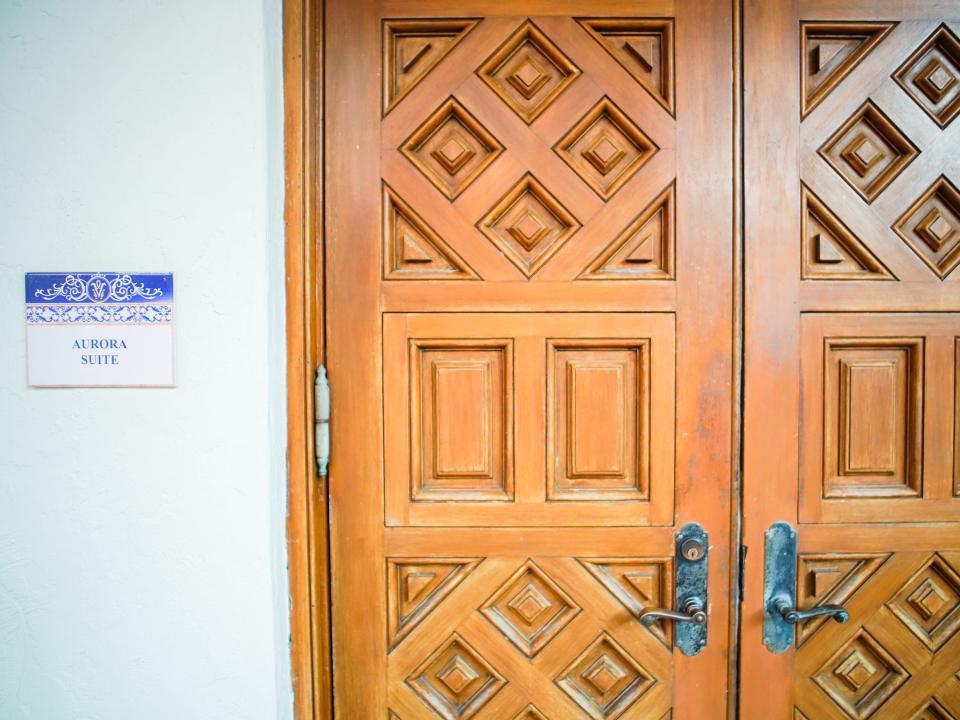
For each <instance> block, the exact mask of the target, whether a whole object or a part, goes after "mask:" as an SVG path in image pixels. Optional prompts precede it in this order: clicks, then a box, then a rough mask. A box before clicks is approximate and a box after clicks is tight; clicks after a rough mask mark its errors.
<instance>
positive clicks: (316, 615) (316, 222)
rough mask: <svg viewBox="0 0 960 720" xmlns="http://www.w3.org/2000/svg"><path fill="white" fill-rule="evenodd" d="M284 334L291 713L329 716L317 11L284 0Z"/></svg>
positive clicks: (297, 0)
mask: <svg viewBox="0 0 960 720" xmlns="http://www.w3.org/2000/svg"><path fill="white" fill-rule="evenodd" d="M283 13H284V16H283V26H284V33H283V75H284V118H285V126H284V155H285V168H284V170H285V176H286V185H285V210H284V225H285V239H286V242H285V246H286V247H285V265H286V313H287V317H286V323H287V328H286V337H287V388H288V392H287V468H288V487H287V567H288V572H289V575H290V598H291V602H290V628H291V633H290V635H291V641H290V665H291V670H292V675H293V699H294V711H295V714H296V717H297V718H329V717H332V713H333V709H332V677H331V664H332V663H331V654H330V632H329V628H330V621H329V618H330V603H329V567H328V563H327V554H328V535H327V496H326V489H325V487H323V485H322V484H320V482H319V481H318V478H317V477H316V463H315V462H314V450H313V372H314V367H315V366H316V363H317V362H319V361H321V359H322V357H323V345H324V328H323V283H322V277H323V252H322V248H323V244H322V233H321V232H320V231H319V230H320V218H321V217H322V205H321V189H322V183H321V182H320V173H319V169H320V168H321V167H322V165H323V143H322V121H323V117H322V113H321V110H322V89H323V88H322V85H321V82H320V80H321V67H320V59H321V57H322V54H323V12H322V8H321V3H320V2H319V0H286V1H285V2H284V4H283Z"/></svg>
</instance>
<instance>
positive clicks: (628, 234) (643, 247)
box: [577, 183, 676, 280]
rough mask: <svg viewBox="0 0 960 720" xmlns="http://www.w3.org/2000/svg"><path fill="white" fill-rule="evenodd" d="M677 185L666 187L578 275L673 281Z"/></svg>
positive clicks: (580, 277) (584, 277)
mask: <svg viewBox="0 0 960 720" xmlns="http://www.w3.org/2000/svg"><path fill="white" fill-rule="evenodd" d="M675 205H676V203H675V202H674V185H673V184H672V183H671V184H670V185H669V186H668V187H667V188H665V189H664V190H663V191H662V192H661V193H660V194H659V195H658V196H657V197H656V198H655V199H654V200H653V202H652V203H650V204H649V205H648V206H647V207H646V208H644V210H643V211H642V212H641V213H640V214H639V215H638V216H637V217H635V218H634V219H633V220H632V221H630V224H629V225H627V227H625V228H624V229H623V230H622V231H621V232H620V234H619V235H617V237H616V238H615V239H614V241H613V242H612V243H610V244H609V245H608V246H607V247H606V248H604V250H603V252H602V253H600V255H599V256H598V257H597V258H596V259H595V260H594V261H593V262H591V263H590V265H589V267H587V269H586V270H584V271H583V272H582V273H580V275H579V276H578V278H577V279H578V280H671V279H673V277H674V254H675V248H674V244H675V243H674V238H675V233H674V227H675V219H674V213H675Z"/></svg>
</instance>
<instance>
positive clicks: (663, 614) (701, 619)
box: [640, 597, 707, 627]
mask: <svg viewBox="0 0 960 720" xmlns="http://www.w3.org/2000/svg"><path fill="white" fill-rule="evenodd" d="M658 620H672V621H673V622H688V623H697V624H698V625H703V624H704V623H705V622H706V621H707V612H706V610H705V609H704V603H703V600H701V599H700V598H697V597H692V598H690V599H688V600H687V601H686V602H685V603H684V604H683V610H682V611H679V612H678V611H676V610H667V609H665V608H654V609H652V610H644V611H643V612H642V613H640V624H641V625H643V626H644V627H650V626H651V625H653V624H654V623H655V622H657V621H658Z"/></svg>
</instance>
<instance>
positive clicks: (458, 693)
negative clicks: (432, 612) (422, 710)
mask: <svg viewBox="0 0 960 720" xmlns="http://www.w3.org/2000/svg"><path fill="white" fill-rule="evenodd" d="M406 682H407V684H408V685H409V686H410V687H411V688H412V689H413V691H414V692H416V693H417V695H419V696H420V699H421V700H423V702H424V703H426V704H427V705H428V706H429V707H431V708H432V709H433V710H434V712H436V713H437V714H438V715H439V716H440V717H442V718H444V719H445V720H466V719H467V718H471V717H473V716H474V715H476V713H477V712H479V711H480V709H481V708H482V707H483V706H484V705H486V704H487V703H488V702H489V701H490V698H492V697H493V696H494V695H496V694H497V693H498V692H500V690H502V689H503V687H504V686H505V685H506V684H507V681H506V680H504V679H503V677H502V676H501V675H500V674H499V673H498V672H497V671H496V670H494V669H493V668H492V667H490V665H489V664H488V663H487V662H486V661H485V660H484V659H483V658H482V657H480V655H479V654H478V653H477V651H476V650H474V649H473V648H471V647H470V646H469V645H468V644H467V643H466V641H465V640H464V639H463V638H461V637H460V636H459V635H457V634H456V633H454V634H453V636H452V637H451V638H450V639H449V640H447V642H445V643H444V644H443V645H441V646H440V647H439V648H437V650H436V651H435V652H434V653H433V655H431V656H430V657H429V658H427V659H426V661H425V662H424V663H423V664H422V665H421V666H420V667H419V668H417V669H416V670H414V672H413V674H412V675H410V677H408V678H407V680H406Z"/></svg>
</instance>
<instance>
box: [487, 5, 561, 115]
mask: <svg viewBox="0 0 960 720" xmlns="http://www.w3.org/2000/svg"><path fill="white" fill-rule="evenodd" d="M477 75H478V76H479V78H480V79H481V80H483V82H485V83H486V84H487V85H488V86H489V87H490V89H491V90H493V92H495V93H496V94H497V95H498V96H499V97H500V99H501V100H503V101H504V102H505V103H506V104H507V107H509V108H510V109H511V110H513V111H514V112H515V113H516V114H517V115H519V116H520V117H521V118H522V119H523V121H524V122H525V123H527V124H528V125H529V124H530V123H532V122H533V121H534V120H536V119H537V118H538V117H539V116H540V115H541V114H542V113H543V111H544V110H546V109H547V108H548V107H549V106H550V104H551V103H552V102H553V101H554V100H556V99H557V97H558V96H559V95H560V93H562V92H563V91H564V90H566V89H567V88H568V87H570V85H571V84H572V83H573V81H574V80H576V79H577V77H578V76H579V75H580V69H579V68H578V67H577V66H576V65H574V64H573V61H572V60H570V58H568V57H567V56H566V55H564V54H563V52H562V51H561V50H560V48H558V47H557V46H556V45H555V44H554V43H553V42H552V41H551V40H550V38H548V37H547V36H546V34H544V32H543V31H542V30H541V29H540V28H539V27H537V25H536V24H535V23H534V22H533V21H532V20H527V21H526V22H525V23H523V24H522V25H521V26H520V27H518V28H517V29H516V30H515V31H514V32H513V33H512V34H511V35H510V37H508V38H507V39H506V40H504V42H503V44H501V45H500V47H499V48H497V49H496V51H494V53H493V54H492V55H491V56H490V57H489V58H487V60H486V61H485V62H484V63H483V65H481V66H480V67H479V68H478V69H477Z"/></svg>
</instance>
